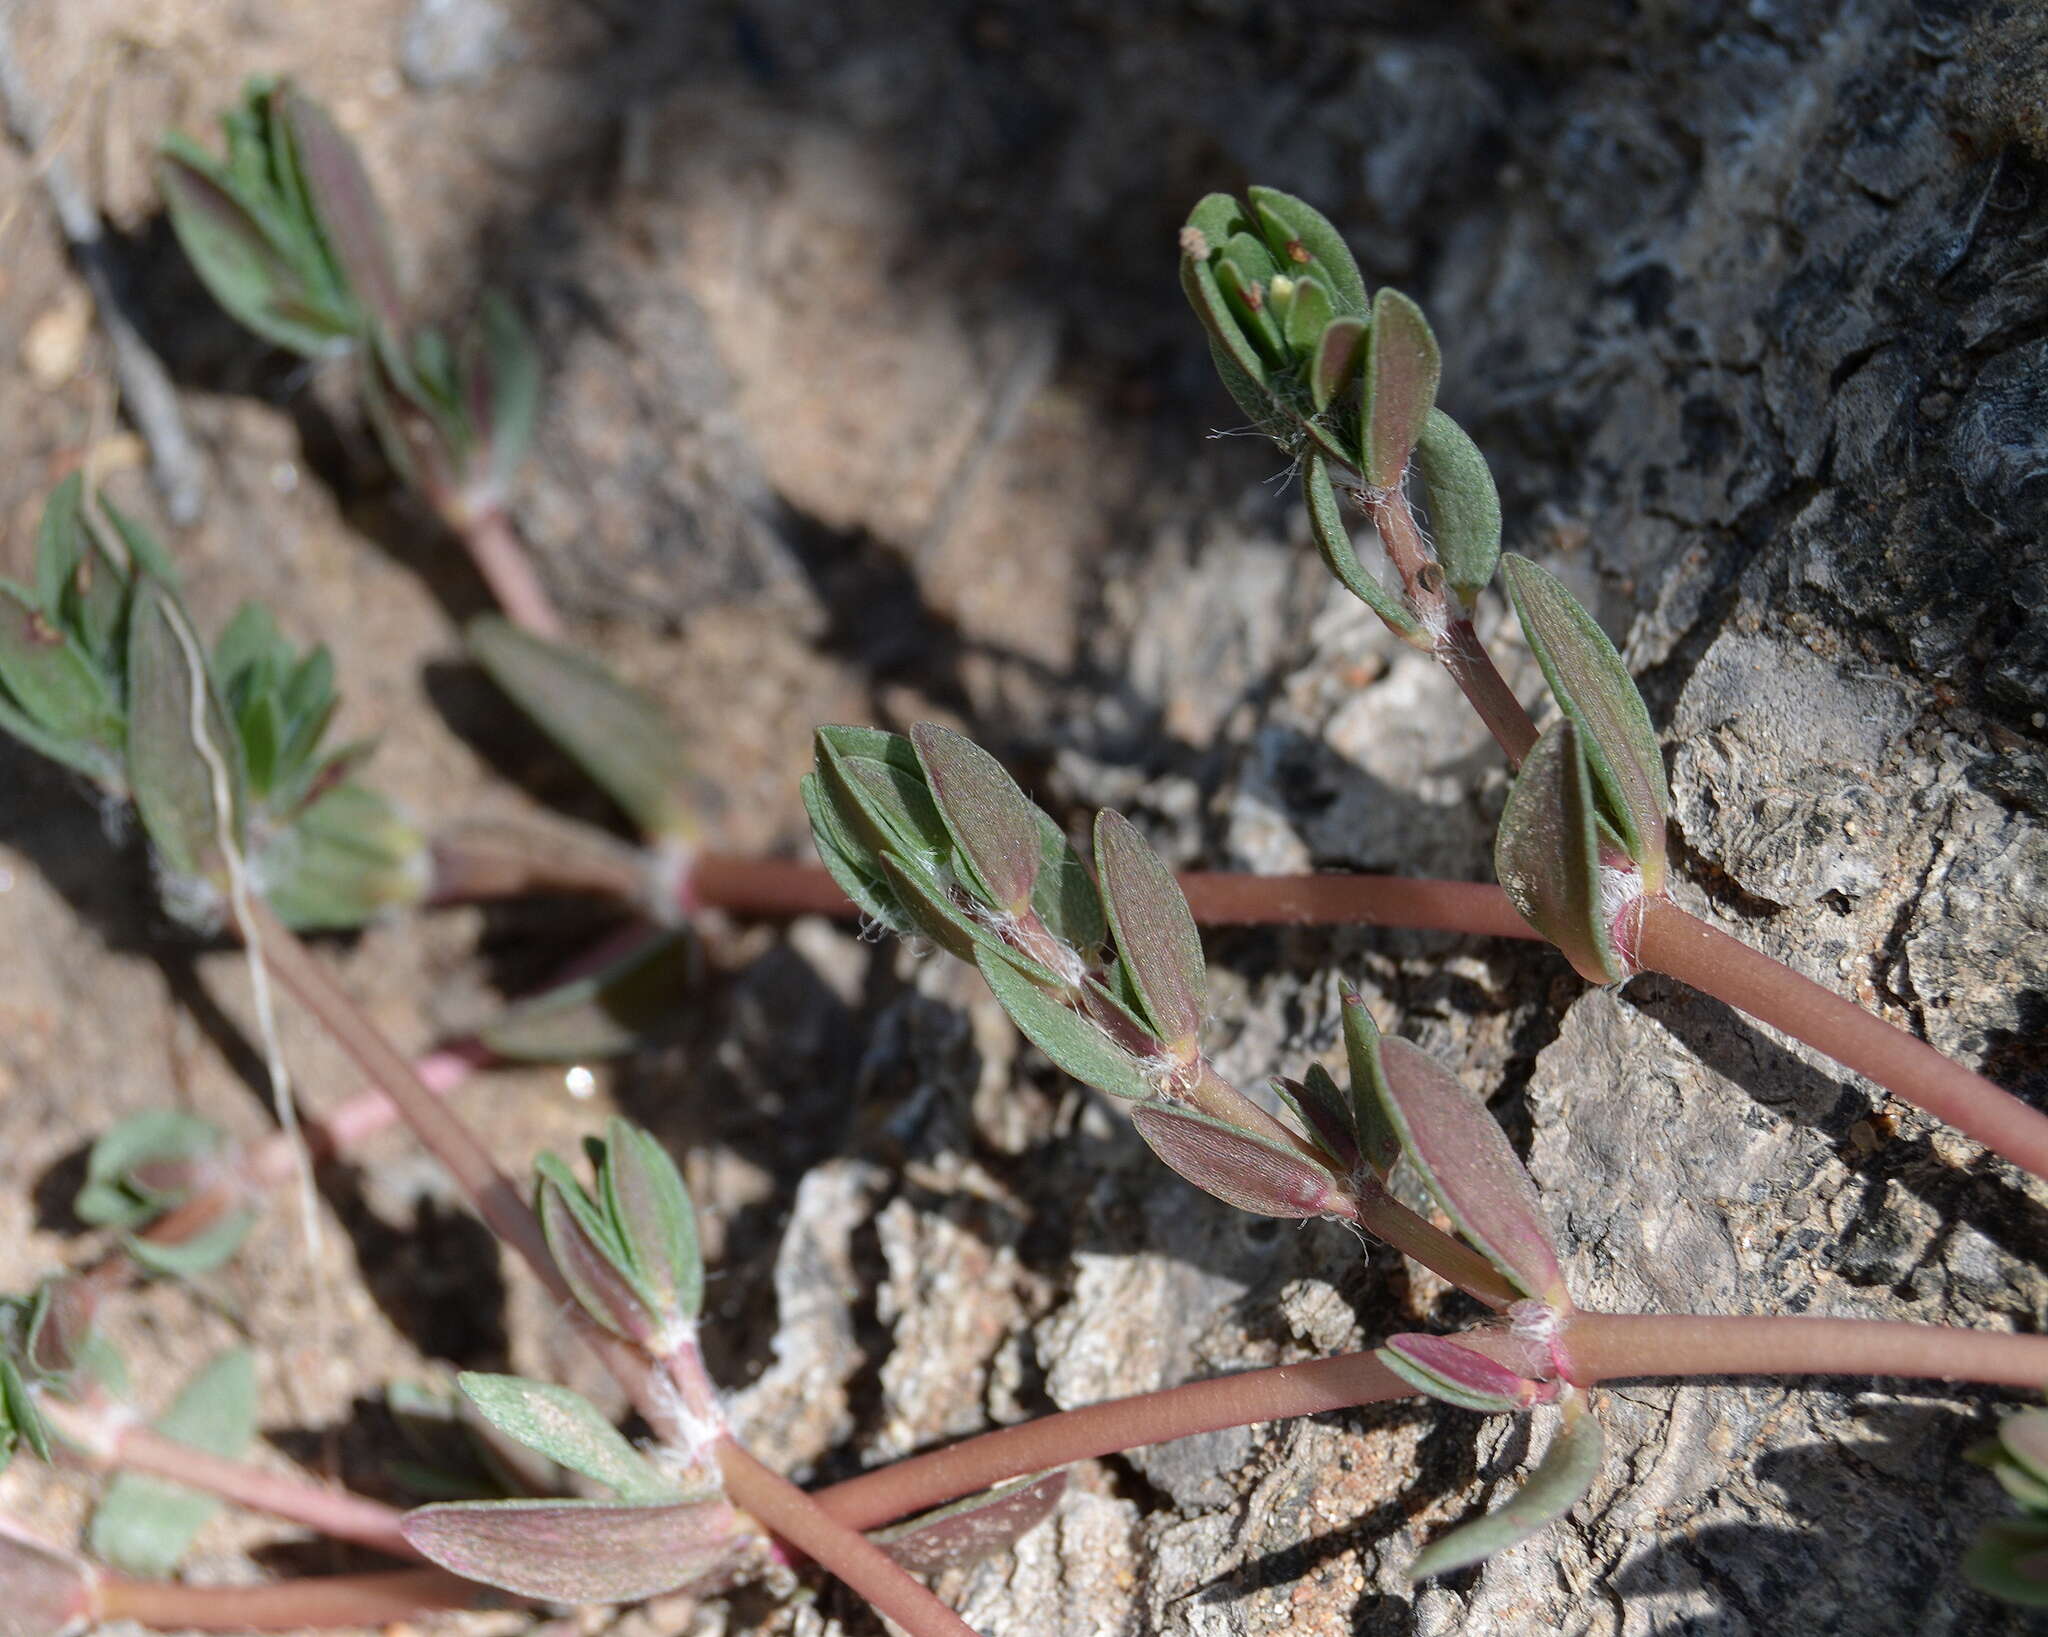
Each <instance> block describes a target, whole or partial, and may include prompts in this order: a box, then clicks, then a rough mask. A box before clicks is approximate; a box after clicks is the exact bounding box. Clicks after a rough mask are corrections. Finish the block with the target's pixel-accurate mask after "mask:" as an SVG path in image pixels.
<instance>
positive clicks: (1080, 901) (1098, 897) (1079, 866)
mask: <svg viewBox="0 0 2048 1637" xmlns="http://www.w3.org/2000/svg"><path fill="white" fill-rule="evenodd" d="M1038 843H1039V853H1038V878H1037V884H1036V885H1035V886H1034V887H1033V888H1032V890H1031V907H1032V908H1033V909H1035V910H1036V911H1038V918H1039V919H1040V920H1041V921H1043V922H1044V923H1045V929H1046V931H1048V932H1050V933H1051V934H1052V935H1053V936H1054V937H1055V938H1057V939H1059V940H1060V942H1061V943H1063V944H1065V945H1066V946H1067V947H1068V948H1069V949H1071V950H1073V951H1075V952H1076V953H1077V954H1078V955H1079V956H1080V957H1081V959H1082V960H1083V961H1084V962H1086V963H1088V964H1090V965H1093V964H1094V961H1095V958H1096V956H1097V955H1098V954H1099V953H1100V952H1101V949H1102V945H1103V943H1104V941H1105V940H1106V939H1107V938H1108V937H1109V917H1108V915H1107V914H1106V913H1105V912H1104V910H1103V907H1102V894H1101V893H1100V892H1098V891H1097V890H1096V887H1095V877H1094V876H1092V875H1090V874H1089V873H1088V866H1087V865H1086V864H1084V863H1082V862H1081V855H1080V854H1079V853H1077V852H1075V851H1074V845H1073V843H1072V842H1070V841H1068V840H1067V837H1066V832H1065V831H1063V830H1061V829H1060V827H1059V826H1058V825H1057V824H1055V823H1053V821H1052V820H1051V818H1050V817H1048V816H1047V815H1046V814H1044V813H1042V812H1041V813H1040V814H1039V815H1038Z"/></svg>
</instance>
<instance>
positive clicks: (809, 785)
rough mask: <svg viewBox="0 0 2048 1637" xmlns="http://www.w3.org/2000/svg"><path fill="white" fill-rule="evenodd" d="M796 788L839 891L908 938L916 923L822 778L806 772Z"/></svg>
mask: <svg viewBox="0 0 2048 1637" xmlns="http://www.w3.org/2000/svg"><path fill="white" fill-rule="evenodd" d="M797 789H798V793H799V794H800V795H801V796H802V798H803V804H804V812H805V813H806V814H807V815H808V816H809V818H810V821H811V844H812V845H813V846H814V847H816V848H817V850H818V861H819V862H820V863H821V864H823V865H824V866H825V873H826V874H828V875H829V876H831V877H832V879H833V880H834V881H835V882H837V883H838V886H839V890H840V891H841V892H843V893H845V894H846V896H847V897H848V898H849V899H851V900H852V901H853V903H854V904H856V905H857V906H858V907H859V909H860V912H861V914H863V915H865V916H867V917H868V918H869V919H870V920H873V921H876V922H879V923H880V924H881V925H883V926H885V927H887V928H888V929H889V930H890V931H891V932H893V933H895V934H896V935H897V936H898V937H899V938H907V937H909V936H910V935H911V934H912V933H914V932H915V931H916V930H917V923H916V922H914V921H912V920H911V918H910V915H909V912H908V911H906V910H905V909H904V907H903V906H902V905H901V904H899V903H898V902H897V901H896V895H895V893H894V892H892V891H890V889H889V884H888V882H886V881H885V880H883V879H882V874H881V865H880V863H879V862H877V860H876V858H875V855H874V853H873V851H872V850H871V849H869V848H868V847H867V846H865V845H864V844H863V843H861V842H860V841H858V840H857V839H855V837H854V834H853V832H852V831H851V830H850V829H849V828H848V827H847V824H846V821H845V820H844V819H843V818H842V817H841V816H840V813H839V809H838V808H837V807H835V806H834V805H833V802H832V798H831V796H829V795H828V794H827V793H826V790H825V783H824V780H823V778H822V777H821V776H820V775H819V774H816V773H806V774H805V775H804V776H803V778H802V780H801V781H799V783H798V786H797Z"/></svg>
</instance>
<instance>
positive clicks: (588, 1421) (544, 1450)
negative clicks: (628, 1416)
mask: <svg viewBox="0 0 2048 1637" xmlns="http://www.w3.org/2000/svg"><path fill="white" fill-rule="evenodd" d="M455 1379H456V1384H457V1385H458V1386H460V1387H461V1388H462V1391H463V1393H464V1394H465V1395H466V1396H467V1397H468V1399H469V1401H470V1402H471V1403H472V1404H474V1405H475V1406H476V1407H477V1409H478V1410H480V1411H481V1412H482V1413H483V1417H484V1419H485V1420H486V1421H488V1422H490V1424H491V1425H492V1426H494V1427H496V1428H497V1429H498V1430H499V1431H500V1432H502V1433H504V1434H505V1436H506V1437H508V1438H511V1439H513V1440H515V1441H516V1442H518V1443H521V1444H524V1445H525V1446H526V1447H527V1448H528V1449H530V1450H534V1451H536V1452H538V1453H539V1454H541V1455H544V1456H546V1457H547V1458H548V1459H549V1460H551V1461H553V1462H554V1463H555V1464H556V1465H558V1466H564V1467H567V1468H568V1469H569V1470H570V1471H571V1472H580V1473H582V1474H583V1476H584V1477H586V1478H591V1479H594V1480H595V1481H596V1482H598V1483H601V1484H603V1485H604V1486H605V1487H606V1488H607V1489H609V1490H611V1491H612V1492H613V1493H614V1494H615V1495H617V1496H618V1498H619V1499H620V1500H621V1501H622V1502H624V1503H626V1504H627V1505H629V1506H643V1505H650V1504H654V1503H658V1502H662V1501H671V1500H674V1499H676V1498H677V1495H676V1487H675V1485H674V1484H673V1483H672V1482H670V1481H669V1479H668V1478H666V1477H664V1476H663V1475H662V1473H660V1472H659V1471H657V1470H656V1469H655V1467H654V1466H653V1465H652V1464H650V1463H649V1461H648V1460H647V1458H646V1457H645V1456H644V1455H642V1454H641V1453H640V1452H639V1451H638V1450H637V1449H635V1448H634V1447H633V1446H632V1445H631V1444H629V1443H628V1442H627V1441H626V1440H625V1438H624V1437H623V1436H621V1434H620V1433H619V1430H618V1429H617V1428H616V1427H614V1426H613V1425H612V1424H611V1422H609V1421H607V1420H606V1419H605V1418H604V1416H603V1415H602V1414H601V1413H600V1412H599V1411H598V1409H597V1407H596V1406H595V1405H594V1404H592V1403H591V1402H590V1400H588V1399H587V1398H585V1397H583V1396H582V1394H580V1393H574V1392H571V1391H570V1390H569V1389H568V1388H567V1387H557V1386H555V1385H553V1384H552V1383H549V1382H543V1381H527V1380H525V1379H524V1378H522V1377H520V1376H498V1375H484V1374H481V1373H479V1372H477V1371H473V1370H465V1371H464V1372H463V1373H462V1374H461V1375H459V1376H457V1377H456V1378H455Z"/></svg>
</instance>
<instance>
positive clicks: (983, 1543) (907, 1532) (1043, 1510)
mask: <svg viewBox="0 0 2048 1637" xmlns="http://www.w3.org/2000/svg"><path fill="white" fill-rule="evenodd" d="M1066 1492H1067V1473H1066V1469H1065V1468H1064V1467H1062V1468H1061V1469H1060V1470H1059V1471H1057V1472H1046V1473H1041V1474H1040V1475H1039V1476H1038V1477H1036V1478H1019V1479H1017V1480H1015V1481H1014V1482H1012V1483H1006V1484H999V1485H997V1486H996V1487H995V1488H994V1489H991V1490H988V1491H986V1492H985V1493H983V1494H980V1495H970V1496H969V1497H968V1498H967V1499H966V1500H964V1501H955V1502H953V1503H952V1505H950V1506H941V1507H939V1508H937V1509H936V1510H934V1511H931V1512H926V1513H923V1514H921V1515H920V1516H918V1517H914V1518H908V1519H906V1520H905V1521H903V1522H902V1523H897V1524H891V1525H890V1526H889V1527H888V1528H887V1529H877V1530H875V1531H874V1532H873V1533H871V1534H870V1535H869V1536H868V1539H869V1540H871V1541H873V1542H874V1543H875V1544H876V1545H877V1546H879V1547H881V1548H882V1550H883V1551H885V1552H887V1553H888V1554H889V1555H890V1556H891V1557H893V1558H894V1559H895V1560H896V1561H897V1562H898V1563H899V1564H901V1565H902V1566H903V1567H904V1568H906V1569H908V1570H909V1571H910V1572H911V1573H912V1574H922V1575H931V1574H937V1573H939V1572H940V1570H942V1569H955V1568H961V1567H963V1566H965V1565H967V1564H970V1563H979V1562H980V1561H981V1560H982V1559H983V1558H986V1557H992V1556H994V1555H995V1554H996V1553H997V1552H1002V1551H1007V1550H1008V1549H1009V1548H1010V1547H1012V1546H1014V1545H1015V1544H1016V1543H1017V1542H1018V1541H1019V1540H1021V1539H1022V1538H1023V1537H1024V1536H1025V1535H1027V1534H1029V1533H1030V1532H1031V1531H1032V1530H1033V1529H1035V1528H1037V1527H1038V1525H1039V1524H1041V1523H1043V1522H1044V1521H1045V1520H1046V1519H1047V1518H1049V1517H1051V1516H1052V1514H1053V1510H1054V1508H1056V1507H1057V1506H1058V1505H1059V1503H1060V1497H1061V1496H1062V1495H1064V1494H1065V1493H1066Z"/></svg>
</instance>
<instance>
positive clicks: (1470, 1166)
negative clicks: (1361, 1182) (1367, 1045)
mask: <svg viewBox="0 0 2048 1637" xmlns="http://www.w3.org/2000/svg"><path fill="white" fill-rule="evenodd" d="M1380 1067H1381V1069H1382V1071H1383V1072H1384V1076H1385V1079H1384V1085H1385V1088H1386V1098H1387V1102H1386V1113H1387V1118H1388V1120H1389V1121H1390V1122H1391V1123H1392V1125H1393V1127H1394V1129H1395V1130H1396V1131H1398V1132H1399V1133H1400V1136H1401V1146H1402V1149H1403V1151H1404V1152H1405V1153H1406V1154H1407V1155H1408V1157H1409V1159H1410V1160H1412V1161H1413V1162H1414V1165H1415V1168H1416V1170H1418V1171H1419V1172H1421V1174H1422V1180H1423V1181H1424V1183H1426V1184H1427V1185H1428V1188H1429V1191H1430V1193H1431V1194H1432V1195H1434V1196H1435V1198H1436V1201H1437V1203H1438V1204H1439V1205H1441V1206H1443V1208H1444V1209H1445V1210H1446V1211H1448V1212H1449V1213H1450V1217H1451V1220H1452V1221H1453V1222H1455V1223H1456V1224H1457V1225H1458V1231H1459V1232H1460V1233H1462V1234H1463V1235H1464V1236H1465V1237H1466V1238H1467V1239H1468V1240H1470V1241H1471V1242H1472V1243H1473V1245H1475V1246H1476V1247H1478V1249H1479V1250H1480V1251H1481V1252H1482V1253H1483V1254H1484V1255H1485V1257H1486V1259H1487V1260H1488V1261H1489V1262H1491V1263H1492V1264H1493V1265H1494V1266H1495V1267H1496V1268H1498V1269H1500V1271H1501V1273H1502V1274H1503V1275H1505V1276H1506V1278H1507V1279H1508V1281H1509V1283H1511V1284H1513V1285H1514V1286H1515V1288H1516V1289H1518V1290H1520V1291H1521V1292H1523V1294H1525V1295H1528V1296H1533V1297H1535V1298H1536V1299H1537V1300H1538V1301H1542V1302H1545V1303H1548V1304H1549V1305H1550V1306H1551V1307H1554V1308H1569V1307H1570V1306H1571V1297H1570V1296H1569V1295H1567V1294H1566V1291H1565V1284H1564V1274H1563V1272H1562V1271H1561V1270H1560V1269H1559V1267H1558V1263H1557V1244H1556V1241H1555V1239H1554V1238H1553V1237H1552V1235H1551V1231H1550V1224H1549V1222H1548V1221H1546V1220H1545V1218H1544V1214H1543V1201H1542V1199H1541V1198H1540V1197H1539V1196H1538V1194H1537V1192H1536V1184H1535V1183H1534V1182H1533V1181H1531V1180H1530V1177H1529V1173H1528V1171H1527V1170H1525V1169H1524V1168H1523V1165H1522V1161H1521V1158H1520V1156H1518V1155H1517V1154H1516V1153H1515V1150H1514V1145H1513V1144H1511V1143H1510V1142H1509V1141H1508V1138H1507V1133H1506V1132H1504V1131H1503V1130H1501V1128H1500V1122H1499V1121H1498V1120H1496V1119H1494V1117H1493V1114H1492V1112H1491V1111H1490V1110H1489V1109H1488V1108H1487V1106H1486V1102H1485V1100H1484V1099H1483V1098H1481V1097H1480V1096H1478V1095H1477V1094H1476V1093H1474V1092H1471V1091H1468V1090H1467V1089H1466V1088H1465V1085H1464V1083H1463V1082H1462V1081H1460V1080H1459V1079H1458V1078H1457V1076H1456V1075H1454V1074H1452V1073H1451V1072H1450V1071H1449V1070H1448V1069H1446V1068H1444V1067H1443V1065H1442V1064H1440V1063H1438V1062H1437V1061H1436V1059H1435V1058H1433V1057H1431V1056H1429V1054H1428V1053H1426V1052H1424V1051H1423V1050H1422V1049H1421V1048H1420V1047H1417V1046H1413V1045H1411V1044H1409V1042H1407V1041H1405V1040H1382V1041H1381V1042H1380Z"/></svg>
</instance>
